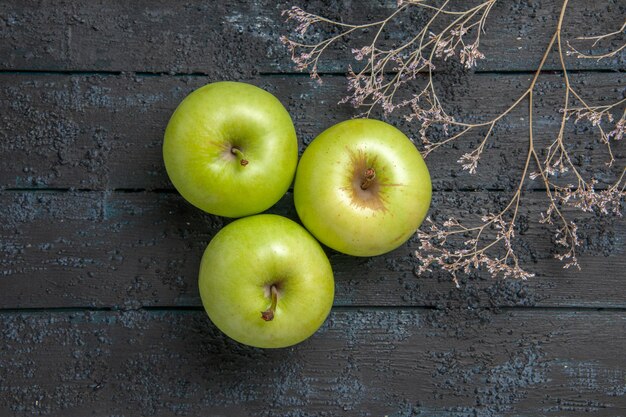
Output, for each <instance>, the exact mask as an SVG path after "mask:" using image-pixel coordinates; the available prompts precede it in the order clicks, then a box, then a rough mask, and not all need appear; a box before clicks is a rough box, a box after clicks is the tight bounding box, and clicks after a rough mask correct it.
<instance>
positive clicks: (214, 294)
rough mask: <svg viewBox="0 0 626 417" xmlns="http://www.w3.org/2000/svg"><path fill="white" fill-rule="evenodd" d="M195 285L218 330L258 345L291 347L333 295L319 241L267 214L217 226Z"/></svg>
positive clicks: (316, 323)
mask: <svg viewBox="0 0 626 417" xmlns="http://www.w3.org/2000/svg"><path fill="white" fill-rule="evenodd" d="M198 285H199V287H200V296H201V298H202V304H203V305H204V308H205V310H206V312H207V313H208V315H209V318H210V319H211V321H212V322H213V323H214V324H215V325H216V326H217V327H218V328H219V329H220V330H221V331H222V332H224V333H225V334H226V335H227V336H229V337H231V338H232V339H234V340H236V341H238V342H240V343H244V344H246V345H251V346H256V347H262V348H279V347H286V346H291V345H294V344H296V343H299V342H301V341H303V340H305V339H306V338H308V337H309V336H311V335H312V334H313V333H315V331H316V330H317V329H318V328H319V327H320V326H321V325H322V323H323V322H324V320H325V319H326V317H327V316H328V314H329V312H330V309H331V307H332V304H333V297H334V292H335V285H334V279H333V271H332V269H331V266H330V262H329V261H328V258H327V257H326V254H325V253H324V250H323V249H322V247H321V246H320V244H319V243H318V242H317V241H316V240H315V239H314V238H313V236H311V235H310V234H309V232H307V231H306V230H305V229H304V228H303V227H302V226H300V225H299V224H297V223H295V222H293V221H292V220H289V219H287V218H285V217H281V216H277V215H273V214H260V215H256V216H250V217H245V218H243V219H238V220H235V221H234V222H232V223H230V224H229V225H227V226H226V227H224V228H222V229H221V230H220V231H219V232H218V233H217V234H216V235H215V237H214V238H213V239H212V240H211V242H210V243H209V245H208V247H207V248H206V251H205V252H204V255H203V257H202V262H201V264H200V276H199V283H198Z"/></svg>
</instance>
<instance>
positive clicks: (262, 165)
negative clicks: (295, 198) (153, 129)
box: [163, 81, 298, 217]
mask: <svg viewBox="0 0 626 417" xmlns="http://www.w3.org/2000/svg"><path fill="white" fill-rule="evenodd" d="M163 159H164V161H165V168H166V170H167V173H168V175H169V177H170V180H171V181H172V183H173V184H174V186H175V187H176V189H177V190H178V192H180V194H181V195H182V196H183V197H184V198H185V199H186V200H187V201H189V202H190V203H191V204H193V205H194V206H196V207H198V208H200V209H201V210H204V211H206V212H208V213H212V214H217V215H220V216H226V217H242V216H247V215H250V214H255V213H260V212H262V211H264V210H266V209H268V208H270V207H271V206H272V205H274V204H275V203H276V202H277V201H278V200H279V199H280V198H281V197H282V196H283V195H284V194H285V192H286V191H287V189H288V188H289V186H290V185H291V183H292V181H293V176H294V173H295V170H296V165H297V162H298V142H297V138H296V131H295V129H294V126H293V123H292V121H291V117H290V116H289V113H288V112H287V110H286V109H285V108H284V107H283V105H282V104H281V103H280V101H279V100H278V99H277V98H276V97H274V96H273V95H272V94H270V93H268V92H266V91H264V90H262V89H261V88H258V87H255V86H253V85H251V84H246V83H241V82H230V81H222V82H216V83H212V84H207V85H205V86H203V87H200V88H199V89H197V90H195V91H193V92H192V93H191V94H189V95H188V96H187V97H186V98H185V99H184V100H183V101H182V102H181V103H180V105H179V106H178V108H177V109H176V111H174V114H173V115H172V117H171V119H170V121H169V123H168V125H167V128H166V130H165V139H164V143H163ZM242 160H245V161H247V163H244V162H242Z"/></svg>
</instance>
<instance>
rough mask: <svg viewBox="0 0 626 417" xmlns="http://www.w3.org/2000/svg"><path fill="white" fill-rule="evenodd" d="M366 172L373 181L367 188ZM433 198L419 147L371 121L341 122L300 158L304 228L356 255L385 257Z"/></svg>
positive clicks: (297, 197)
mask: <svg viewBox="0 0 626 417" xmlns="http://www.w3.org/2000/svg"><path fill="white" fill-rule="evenodd" d="M368 169H373V170H374V173H375V177H374V178H373V179H372V178H370V180H371V182H370V184H369V186H368V188H366V189H365V190H363V189H362V188H361V185H363V182H364V181H365V177H366V176H367V170H368ZM370 174H371V173H370ZM431 196H432V185H431V181H430V174H429V173H428V168H427V167H426V164H425V163H424V160H423V159H422V156H421V155H420V154H419V152H418V151H417V149H416V148H415V145H413V143H412V142H411V141H410V140H409V139H408V138H407V137H406V136H405V135H404V134H403V133H402V132H401V131H400V130H398V129H396V128H395V127H393V126H391V125H389V124H387V123H385V122H382V121H378V120H373V119H353V120H348V121H345V122H341V123H338V124H336V125H334V126H332V127H330V128H329V129H327V130H325V131H324V132H322V133H321V134H320V135H319V136H317V137H316V138H315V139H314V140H313V141H312V142H311V144H310V145H309V146H308V147H307V148H306V150H305V151H304V154H303V155H302V158H301V159H300V163H299V164H298V169H297V172H296V180H295V185H294V202H295V206H296V210H297V212H298V215H299V216H300V220H301V221H302V223H303V224H304V226H305V227H306V228H307V229H308V230H309V231H310V232H311V233H312V234H313V235H314V236H315V237H316V238H317V239H318V240H319V241H320V242H322V243H324V244H325V245H327V246H329V247H331V248H333V249H335V250H337V251H339V252H342V253H345V254H348V255H354V256H375V255H380V254H383V253H386V252H389V251H391V250H393V249H395V248H397V247H398V246H400V245H402V244H403V243H404V242H406V241H407V240H408V239H409V237H411V235H413V233H415V231H416V230H417V228H418V227H419V226H420V224H421V223H422V221H423V220H424V218H425V217H426V213H427V211H428V207H429V206H430V200H431Z"/></svg>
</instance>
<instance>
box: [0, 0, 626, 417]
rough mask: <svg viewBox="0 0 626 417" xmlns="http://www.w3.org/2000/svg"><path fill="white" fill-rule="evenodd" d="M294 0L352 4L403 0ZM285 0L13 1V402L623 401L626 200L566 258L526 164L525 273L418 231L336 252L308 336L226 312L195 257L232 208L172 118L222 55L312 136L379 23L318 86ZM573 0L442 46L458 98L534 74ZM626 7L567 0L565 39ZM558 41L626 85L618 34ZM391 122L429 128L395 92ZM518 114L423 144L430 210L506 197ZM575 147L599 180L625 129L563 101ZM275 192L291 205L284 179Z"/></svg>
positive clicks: (445, 212) (603, 98)
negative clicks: (453, 53)
mask: <svg viewBox="0 0 626 417" xmlns="http://www.w3.org/2000/svg"><path fill="white" fill-rule="evenodd" d="M301 3H302V4H301V5H302V6H304V7H305V8H306V9H307V10H309V11H312V12H316V13H320V14H323V15H325V16H328V17H330V18H339V17H341V16H343V18H344V20H346V21H348V20H349V21H352V22H365V21H371V20H373V19H376V18H380V17H384V16H386V15H388V14H389V13H390V12H391V10H393V9H394V8H395V5H396V2H395V1H391V0H384V1H383V0H364V1H358V2H357V1H354V0H346V1H343V0H342V1H327V0H312V1H306V2H301ZM452 3H454V2H452ZM460 3H461V2H459V4H460ZM462 3H464V5H467V2H462ZM292 4H294V3H293V2H290V1H285V0H281V1H271V0H248V1H244V0H234V1H228V2H218V1H205V0H184V1H179V2H171V1H166V0H137V1H133V2H121V1H111V0H87V1H80V2H79V1H75V0H38V1H22V0H4V1H0V416H1V417H4V416H12V417H13V416H15V417H21V416H31V415H44V416H63V417H74V416H75V417H84V416H88V415H91V416H96V417H130V416H138V415H142V416H168V417H169V416H172V415H180V416H198V417H199V416H203V417H204V416H211V417H218V416H220V417H226V416H228V417H230V416H237V417H239V416H245V415H254V416H267V417H269V416H287V417H308V416H377V417H381V416H389V417H414V416H425V417H466V416H467V417H470V416H471V417H543V416H545V417H548V416H557V417H579V416H580V417H582V416H598V417H626V354H625V350H624V346H625V345H626V296H625V294H626V279H625V278H624V277H625V276H626V275H625V274H624V270H625V269H626V257H625V250H626V249H625V245H624V241H625V239H626V221H625V220H624V219H623V218H622V219H619V218H614V217H603V216H597V215H595V214H582V213H580V212H576V211H571V212H569V211H568V214H569V215H571V218H572V219H574V220H576V221H577V223H578V225H579V235H580V238H581V243H582V244H581V247H580V248H579V250H580V253H579V255H580V256H579V257H580V261H581V265H582V267H583V270H582V271H580V272H579V271H575V270H564V269H563V268H562V263H561V262H559V261H557V260H555V259H554V251H555V246H554V239H553V238H552V231H551V230H550V229H549V227H547V226H546V225H542V224H539V223H538V216H539V213H540V212H541V211H545V208H546V207H545V192H544V191H542V185H541V184H537V183H535V182H532V181H528V182H527V183H526V184H525V186H524V188H525V190H524V200H523V201H524V203H523V205H522V206H521V207H520V212H519V221H518V228H517V230H516V234H517V235H518V236H519V240H516V245H517V247H516V250H517V251H518V253H519V254H520V257H521V261H522V264H523V265H524V266H525V267H526V268H527V269H529V270H530V271H533V272H536V273H537V276H536V277H535V278H532V279H530V280H528V281H516V280H501V279H497V280H494V279H491V278H489V277H488V276H487V274H475V275H472V276H470V277H467V278H464V279H463V280H462V282H461V285H460V288H458V289H457V288H455V286H454V284H453V283H452V282H451V280H450V277H449V276H448V275H445V274H443V273H441V272H440V271H437V270H435V271H433V272H431V273H428V274H426V275H423V276H419V277H418V276H416V274H415V271H416V267H417V265H418V263H419V260H418V259H416V258H415V256H414V254H413V252H414V249H415V248H416V246H417V242H416V241H415V239H411V240H410V241H409V242H407V243H406V244H405V245H403V246H402V247H401V248H399V249H397V250H395V251H393V252H391V253H389V254H386V255H384V256H379V257H374V258H354V257H349V256H345V255H341V254H338V253H335V252H333V251H331V250H328V252H327V253H328V254H329V257H330V260H331V263H332V266H333V269H334V272H335V279H336V298H335V304H334V307H333V311H332V312H331V315H330V317H329V319H328V320H327V321H326V323H325V324H324V325H323V327H322V329H321V330H320V331H319V332H317V333H316V334H315V335H314V336H313V337H312V338H310V339H309V340H307V341H305V342H304V343H302V344H300V345H297V346H295V347H292V348H288V349H281V350H260V349H254V348H249V347H246V346H243V345H240V344H237V343H236V342H233V341H232V340H230V339H228V338H227V337H226V336H224V335H223V334H222V333H221V332H220V331H219V330H217V329H216V328H215V327H214V326H213V325H212V324H211V323H210V321H209V320H208V318H207V316H206V314H205V313H204V311H203V310H202V307H201V304H200V299H199V296H198V291H197V271H198V266H199V262H200V257H201V255H202V252H203V251H204V249H205V247H206V244H207V243H208V242H209V240H210V239H211V238H212V237H213V236H214V235H215V233H217V231H218V230H219V229H220V228H221V227H222V226H223V225H224V224H225V223H227V222H228V220H226V219H223V218H219V217H215V216H210V215H207V214H204V213H202V212H200V211H199V210H197V209H195V208H194V207H192V206H190V205H189V204H188V203H186V202H185V201H184V200H183V199H182V198H181V197H180V196H179V195H178V194H177V193H176V192H175V190H174V189H173V187H172V185H171V183H170V182H169V180H168V179H167V175H166V173H165V169H164V166H163V162H162V157H161V144H162V136H163V131H164V128H165V126H166V124H167V121H168V119H169V117H170V115H171V114H172V112H173V111H174V109H175V108H176V106H177V105H178V103H179V102H180V101H181V100H182V99H183V98H184V97H185V96H186V95H187V94H188V93H189V92H191V91H192V90H194V89H195V88H198V87H200V86H201V85H203V84H206V83H208V82H212V81H217V80H223V79H228V80H239V81H247V82H251V83H253V84H256V85H258V86H261V87H262V88H265V89H266V90H268V91H270V92H271V93H273V94H275V95H276V96H277V97H278V98H279V99H280V100H281V101H282V102H283V103H284V104H285V106H286V107H287V109H288V110H289V112H290V114H291V115H292V117H293V119H294V124H295V126H296V129H297V132H298V137H299V140H300V152H302V151H303V150H304V149H305V147H306V146H307V144H308V143H310V141H311V140H312V139H313V138H314V137H315V136H316V135H317V134H319V133H320V132H321V131H323V130H324V129H325V128H327V127H329V126H331V125H332V124H334V123H337V122H339V121H342V120H345V119H349V118H351V117H354V116H355V115H356V114H357V113H358V111H356V110H354V109H352V108H351V107H350V106H349V105H337V104H336V103H337V102H338V101H339V100H340V99H341V98H342V97H343V96H344V95H345V94H346V80H345V77H344V74H345V71H346V68H347V67H348V65H349V64H350V63H352V64H355V62H351V61H350V56H349V54H350V52H349V48H350V47H353V46H355V45H358V44H359V43H360V42H363V41H366V40H367V39H365V38H358V37H354V38H352V39H350V40H349V42H347V43H342V44H340V45H338V47H337V48H333V49H332V50H329V51H328V55H327V59H326V60H324V61H323V62H322V63H321V66H320V71H322V72H324V73H325V74H324V76H323V79H324V83H323V84H322V85H318V84H317V83H315V82H314V81H311V80H310V79H309V78H308V76H307V75H306V74H296V73H295V71H294V68H293V64H292V63H291V62H290V60H289V56H288V52H287V50H286V49H285V48H284V46H283V45H281V44H280V43H279V40H278V39H279V36H280V35H282V34H286V33H288V31H289V30H290V29H291V28H292V26H290V24H285V23H284V22H283V17H281V16H280V12H281V10H283V9H285V8H287V7H289V6H291V5H292ZM561 4H562V1H561V0H552V1H548V0H532V1H527V0H507V1H499V2H498V3H497V4H496V6H495V7H494V9H493V11H492V13H491V15H490V18H489V20H488V22H487V32H486V33H485V34H484V35H483V36H482V37H481V39H482V48H481V49H482V51H483V52H484V53H485V54H486V59H485V60H482V61H480V63H479V65H478V67H477V68H476V70H475V71H470V72H467V71H464V70H463V69H461V68H460V66H459V64H458V63H454V62H452V63H451V62H448V63H445V64H444V63H438V65H437V70H436V75H435V83H436V86H437V88H438V91H439V94H440V98H441V100H442V102H443V104H444V107H445V108H446V109H447V110H448V112H449V113H450V114H452V115H453V116H455V117H456V118H457V119H462V120H464V121H479V120H485V119H487V118H489V117H493V116H494V115H496V114H498V113H499V112H501V111H503V110H504V109H506V108H507V107H508V106H509V105H510V104H511V103H512V102H513V101H514V100H515V99H516V98H517V97H518V96H519V95H520V94H522V93H523V92H524V91H525V89H526V88H527V87H528V84H529V82H530V79H531V77H532V71H534V70H535V69H536V66H537V64H538V62H539V60H540V58H541V55H542V54H543V51H544V48H545V47H546V45H547V43H548V41H549V37H550V36H551V34H552V33H553V31H554V29H555V26H556V22H557V16H558V12H559V10H560V7H561ZM625 14H626V4H625V3H624V1H620V0H609V1H606V2H598V1H587V0H570V1H569V6H568V10H567V13H566V15H565V21H564V32H563V40H564V41H567V40H569V41H572V40H574V38H575V37H577V36H580V35H598V34H601V33H606V32H610V31H613V30H616V29H618V28H619V27H620V26H621V24H622V23H623V19H624V15H625ZM425 18H427V16H426V15H424V14H421V13H417V14H413V15H406V16H403V17H402V19H401V20H400V21H399V22H398V24H397V25H396V26H394V27H393V29H392V30H391V31H390V32H389V33H387V34H385V35H384V36H383V38H384V42H386V44H388V45H389V44H393V43H396V42H399V41H401V40H402V39H405V38H406V36H407V35H410V33H412V30H413V28H414V26H415V25H419V24H420V23H423V21H424V19H425ZM371 35H372V34H371V33H370V34H366V35H365V37H367V36H371ZM622 41H623V37H622V38H619V37H618V38H617V39H616V40H615V41H614V42H606V43H604V44H600V45H599V46H598V48H597V49H596V51H597V52H600V53H602V52H606V51H607V50H610V49H611V48H615V47H617V46H618V45H619V44H620V43H621V42H622ZM574 42H576V41H575V40H574ZM577 45H579V46H580V45H583V44H579V43H577ZM582 48H583V49H585V48H586V47H585V46H584V45H583V46H582ZM585 51H588V50H586V49H585ZM566 65H567V66H568V68H569V69H570V70H572V71H571V73H570V75H571V77H572V82H573V85H574V87H575V88H576V90H577V91H578V92H580V93H581V94H582V95H583V97H585V98H586V99H588V101H589V103H590V104H592V105H601V104H607V103H612V102H614V101H616V100H619V99H621V98H623V97H624V96H625V95H626V89H625V86H624V82H625V81H624V73H625V70H626V51H623V52H622V53H621V54H618V55H617V56H616V57H615V58H613V59H605V60H601V61H595V60H577V59H574V58H573V57H568V58H567V60H566ZM559 68H560V67H559V64H558V62H557V61H556V55H555V54H552V55H551V56H550V57H549V58H548V61H547V63H546V67H545V69H546V71H545V72H544V73H543V74H542V75H541V78H540V80H539V83H538V84H537V86H536V90H535V108H534V109H533V110H534V117H535V128H534V135H535V139H536V141H537V142H538V146H542V145H545V144H547V143H548V141H550V140H551V139H552V138H553V137H554V135H555V134H556V131H557V129H558V118H559V116H560V114H559V109H560V108H561V107H562V106H563V104H562V103H563V95H562V93H563V79H562V77H561V74H560V73H559V72H558V69H559ZM552 70H557V71H552ZM423 81H424V80H423V79H418V80H417V84H416V85H414V86H412V87H411V88H413V89H417V88H418V85H419V84H420V83H423ZM410 92H411V91H410V90H409V93H410ZM617 110H618V111H621V109H617ZM376 116H377V117H380V114H376ZM388 120H389V121H390V122H391V123H393V124H395V125H396V126H398V127H399V128H400V129H402V130H403V131H404V132H406V133H407V135H409V136H410V137H412V138H417V137H418V130H419V128H418V126H417V125H416V124H415V123H412V124H409V123H407V122H405V121H403V119H402V117H401V115H397V116H396V117H394V118H391V119H388ZM527 123H528V104H527V103H523V104H522V106H520V108H519V109H518V110H515V111H514V112H512V113H511V114H510V116H509V117H507V118H505V119H504V120H503V121H502V123H501V124H499V125H498V126H497V127H496V129H495V135H494V137H493V140H491V141H490V143H489V145H488V147H487V149H486V151H485V154H484V156H483V158H482V160H481V163H480V165H479V170H478V173H477V174H476V175H469V174H468V173H467V172H463V171H461V169H460V166H459V165H458V164H457V163H455V161H457V160H458V159H459V157H460V156H461V155H462V154H464V153H466V152H468V151H469V150H471V149H472V148H473V147H474V146H476V144H477V143H478V141H479V140H480V139H482V136H481V135H482V134H484V133H485V131H482V132H475V133H474V134H472V135H471V136H468V137H467V138H465V139H463V141H460V142H458V143H455V144H454V145H453V146H449V147H445V148H442V149H441V150H439V151H438V152H436V153H434V154H432V155H431V156H429V158H428V159H427V164H428V166H429V169H430V171H431V175H432V178H433V185H434V189H435V190H436V192H435V193H434V196H433V203H432V207H431V210H430V215H431V216H432V217H433V218H434V219H436V220H438V221H442V220H444V219H447V218H448V217H450V216H455V217H456V218H459V219H462V220H466V221H469V222H475V221H476V220H477V219H478V218H479V217H480V216H482V215H484V214H486V213H487V212H488V211H495V210H496V209H497V208H501V207H503V205H504V204H506V202H507V201H508V198H509V197H510V193H511V190H512V189H514V187H516V185H517V183H518V175H519V172H520V168H521V166H522V163H523V160H524V157H525V154H526V151H527V146H528V125H527ZM606 126H607V125H605V127H606ZM432 137H433V139H438V138H439V132H436V131H434V132H432ZM566 146H567V147H568V151H569V152H570V153H571V154H573V155H574V156H575V162H576V163H577V164H579V165H580V169H581V170H582V172H583V175H585V176H586V177H587V178H590V177H595V178H597V179H598V180H599V184H598V186H599V187H606V185H607V184H610V183H611V182H612V181H614V180H615V178H616V175H618V174H619V173H620V170H621V169H623V167H624V166H625V165H626V160H625V159H626V141H624V140H622V141H621V142H616V143H615V145H614V148H613V150H614V153H615V157H616V162H615V165H614V167H612V168H609V167H607V166H606V165H605V162H606V152H605V150H604V148H603V145H602V144H601V143H599V142H598V140H597V139H595V136H594V133H593V131H592V128H591V126H590V125H589V124H588V123H585V122H579V123H577V124H574V123H573V121H572V122H570V123H569V124H568V126H567V129H566ZM563 180H564V181H569V180H568V178H563ZM271 212H274V213H278V214H282V215H285V216H287V217H290V218H292V219H296V218H297V216H296V213H295V211H294V208H293V202H292V195H291V194H290V193H288V194H287V195H286V196H285V197H284V198H283V199H282V200H281V201H280V202H279V203H278V204H277V205H276V206H275V207H273V208H272V209H271Z"/></svg>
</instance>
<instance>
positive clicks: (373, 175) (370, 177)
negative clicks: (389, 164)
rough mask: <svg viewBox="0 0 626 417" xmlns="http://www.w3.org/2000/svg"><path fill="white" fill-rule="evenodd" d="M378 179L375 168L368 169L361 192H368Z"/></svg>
mask: <svg viewBox="0 0 626 417" xmlns="http://www.w3.org/2000/svg"><path fill="white" fill-rule="evenodd" d="M375 178H376V171H375V170H374V168H367V169H366V170H365V177H364V178H363V182H362V183H361V190H367V189H368V188H369V186H370V185H372V182H374V179H375Z"/></svg>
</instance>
